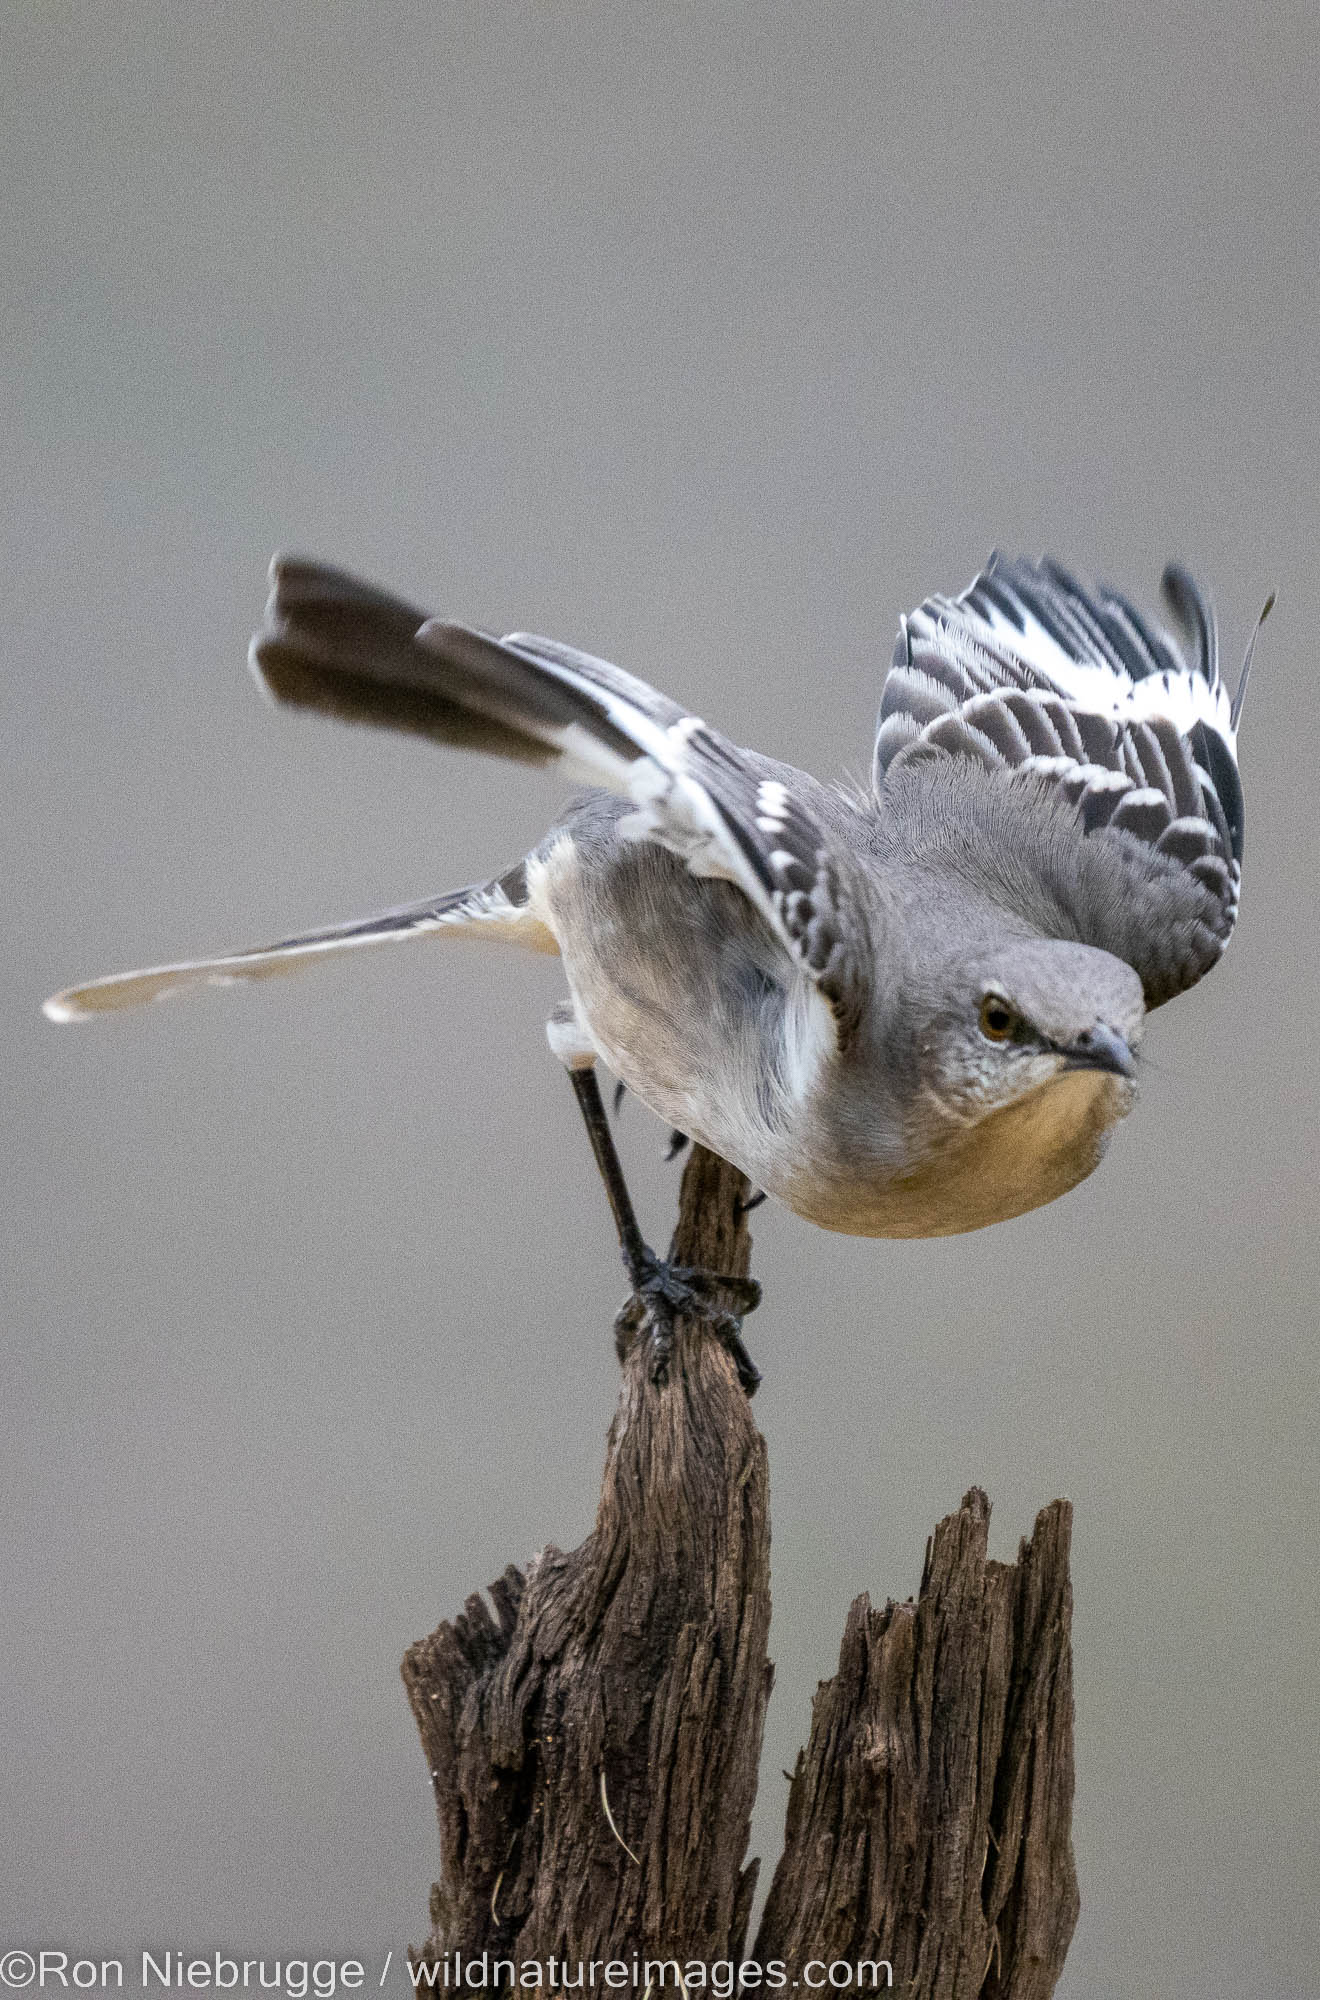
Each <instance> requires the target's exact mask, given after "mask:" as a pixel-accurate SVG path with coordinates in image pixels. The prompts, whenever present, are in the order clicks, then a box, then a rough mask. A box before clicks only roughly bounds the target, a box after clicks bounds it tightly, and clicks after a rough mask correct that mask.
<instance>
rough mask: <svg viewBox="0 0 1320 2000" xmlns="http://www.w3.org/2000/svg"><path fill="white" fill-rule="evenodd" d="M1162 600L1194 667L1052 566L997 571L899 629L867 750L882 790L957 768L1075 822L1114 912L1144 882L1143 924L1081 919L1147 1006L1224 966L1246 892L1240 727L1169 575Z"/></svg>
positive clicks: (1188, 585) (1198, 613) (1209, 614)
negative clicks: (1108, 868) (1108, 870)
mask: <svg viewBox="0 0 1320 2000" xmlns="http://www.w3.org/2000/svg"><path fill="white" fill-rule="evenodd" d="M1163 591H1164V595H1165V599H1166V602H1167V603H1168V605H1169V607H1170V609H1171V610H1172V612H1173V614H1174V616H1175V618H1176V620H1177V622H1178V623H1179V625H1180V626H1181V627H1182V630H1183V633H1184V636H1185V638H1186V639H1187V640H1188V642H1189V644H1190V651H1189V652H1184V651H1183V650H1182V648H1181V647H1180V646H1179V644H1178V642H1177V640H1175V639H1174V638H1173V637H1172V636H1171V635H1170V634H1169V633H1168V632H1166V631H1164V630H1163V629H1162V628H1160V627H1158V626H1156V625H1153V624H1152V623H1151V622H1150V621H1149V620H1148V619H1146V618H1145V617H1144V616H1143V614H1142V613H1141V612H1140V611H1138V610H1137V609H1136V607H1135V606H1134V605H1132V604H1131V603H1129V602H1128V600H1127V599H1126V598H1124V597H1121V596H1120V595H1119V594H1118V593H1117V592H1116V591H1112V590H1108V589H1104V588H1097V589H1088V588H1087V587H1086V586H1084V585H1083V584H1081V583H1079V582H1078V580H1077V579H1076V577H1074V576H1073V575H1072V574H1071V573H1070V572H1069V571H1068V570H1066V569H1064V568H1063V566H1062V565H1061V564H1059V563H1056V562H1053V561H1049V560H1046V561H1043V562H1040V563H1033V562H1029V561H1025V560H1017V561H1005V560H1004V559H1003V558H1001V557H999V556H997V555H996V556H992V557H991V559H990V562H989V564H988V565H987V567H986V568H985V570H983V571H982V573H981V574H980V575H979V576H978V577H977V578H976V579H975V581H974V582H973V583H971V584H970V585H969V586H968V588H967V589H966V590H965V591H963V593H962V594H961V596H959V597H956V598H947V597H940V596H935V597H930V598H927V600H926V601H925V603H924V604H922V605H921V607H920V608H919V609H918V610H917V611H915V612H914V613H913V614H912V615H911V617H910V618H905V619H904V620H903V621H902V624H901V627H900V630H899V636H898V643H897V645H896V647H895V650H894V657H893V663H892V665H891V667H890V671H889V674H888V677H887V679H886V681H885V687H884V692H883V695H882V699H881V706H880V719H879V728H878V732H877V738H876V750H875V783H876V786H877V789H882V788H883V787H884V786H885V785H886V783H888V784H890V785H891V786H892V785H893V784H894V783H895V781H896V779H897V776H898V774H899V773H900V772H902V771H904V770H911V769H913V767H914V766H916V765H917V764H918V763H919V762H921V761H923V760H927V759H931V758H948V757H954V758H964V759H971V760H974V761H975V762H976V763H978V764H980V765H982V766H983V767H985V768H987V769H989V770H991V771H993V772H995V773H996V774H1002V777H1003V779H1004V781H1005V782H1006V783H1008V784H1024V785H1031V786H1033V787H1035V788H1036V789H1037V790H1038V791H1039V790H1043V791H1044V792H1045V793H1046V794H1047V795H1048V796H1049V797H1051V798H1052V799H1053V800H1054V801H1055V803H1056V804H1057V805H1058V806H1059V807H1060V808H1061V809H1062V810H1064V811H1065V812H1067V813H1068V814H1069V815H1071V816H1072V818H1073V819H1074V821H1075V824H1076V828H1077V834H1078V838H1079V840H1080V841H1082V842H1084V843H1086V844H1087V849H1088V851H1087V854H1086V857H1085V860H1086V867H1085V873H1086V875H1087V876H1088V878H1091V879H1092V880H1093V879H1094V876H1095V864H1096V862H1097V860H1098V859H1099V857H1100V854H1102V853H1109V854H1110V855H1111V857H1112V859H1113V861H1114V862H1115V864H1116V866H1115V870H1114V873H1115V877H1116V878H1121V884H1122V890H1123V893H1124V894H1125V895H1127V896H1128V897H1129V898H1131V897H1132V896H1134V895H1136V894H1137V893H1138V892H1137V890H1136V889H1135V888H1134V886H1133V885H1134V883H1136V882H1137V881H1138V880H1139V881H1140V884H1141V887H1140V898H1141V903H1142V907H1141V908H1140V909H1139V910H1137V911H1133V910H1131V909H1127V910H1125V911H1124V912H1123V917H1122V921H1121V922H1117V921H1113V922H1111V921H1108V920H1107V919H1106V917H1105V915H1104V908H1105V900H1104V899H1103V898H1100V899H1099V900H1097V898H1096V897H1095V895H1094V894H1088V895H1087V896H1086V897H1085V898H1084V901H1085V903H1086V910H1085V913H1084V919H1083V913H1082V912H1081V909H1080V907H1079V908H1078V910H1077V912H1076V914H1077V916H1078V919H1079V924H1078V927H1079V930H1083V929H1084V933H1085V941H1087V942H1090V943H1094V944H1097V945H1100V946H1102V947H1104V948H1106V949H1115V950H1117V949H1118V944H1119V942H1120V941H1121V944H1122V949H1121V951H1119V953H1118V955H1120V956H1122V957H1125V958H1127V959H1128V961H1129V963H1131V964H1132V965H1133V966H1134V967H1135V969H1136V971H1137V972H1138V973H1139V975H1140V976H1141V979H1142V982H1143V985H1144V986H1145V989H1146V996H1147V1003H1148V1005H1150V1006H1156V1005H1158V1004H1160V1002H1161V1001H1163V1000H1167V999H1171V998H1172V997H1173V995H1174V994H1175V993H1178V992H1181V991H1183V990H1184V989H1185V988H1186V987H1187V986H1190V985H1192V984H1194V983H1195V981H1196V980H1197V979H1199V978H1201V977H1202V976H1203V975H1204V974H1205V973H1206V972H1208V971H1209V970H1210V968H1211V966H1212V965H1213V964H1215V962H1216V961H1217V960H1218V958H1219V957H1220V955H1221V954H1222V952H1223V950H1224V947H1225V945H1226V944H1227V942H1228V939H1229V936H1230V934H1231V932H1232V929H1233V925H1234V922H1235V920H1236V917H1237V910H1238V899H1239V894H1240V888H1241V879H1242V835H1243V805H1242V787H1241V782H1240V779H1239V776H1238V765H1237V733H1236V711H1235V708H1234V707H1233V706H1232V705H1230V702H1229V698H1228V694H1227V691H1226V689H1225V687H1224V685H1223V682H1222V680H1221V678H1220V674H1219V660H1218V639H1217V634H1216V628H1215V621H1214V614H1213V611H1212V610H1211V608H1210V605H1209V602H1208V600H1207V599H1206V597H1205V596H1204V594H1203V593H1202V591H1201V590H1200V589H1199V588H1198V586H1197V585H1196V584H1195V583H1194V582H1193V580H1192V579H1191V577H1190V576H1189V575H1188V573H1187V572H1186V571H1185V570H1184V569H1182V568H1180V567H1178V566H1174V565H1171V566H1170V567H1169V568H1168V569H1166V570H1165V572H1164V577H1163ZM1093 843H1098V844H1099V845H1098V847H1096V846H1094V845H1093ZM1132 844H1135V845H1136V846H1137V847H1138V848H1141V849H1144V850H1146V858H1148V860H1149V864H1150V865H1146V866H1143V867H1141V868H1140V870H1138V871H1137V873H1135V874H1134V871H1133V866H1132V865H1131V864H1132V863H1133V862H1134V861H1135V860H1136V859H1137V857H1134V856H1133V855H1132V854H1131V852H1130V851H1129V852H1128V853H1127V854H1126V855H1121V854H1120V853H1119V852H1118V849H1119V848H1127V849H1129V850H1130V847H1131V845H1132ZM1120 864H1121V865H1120ZM1097 912H1099V913H1100V914H1097ZM1175 932H1176V935H1177V946H1176V949H1174V948H1173V946H1172V943H1171V939H1172V937H1173V934H1174V933H1175Z"/></svg>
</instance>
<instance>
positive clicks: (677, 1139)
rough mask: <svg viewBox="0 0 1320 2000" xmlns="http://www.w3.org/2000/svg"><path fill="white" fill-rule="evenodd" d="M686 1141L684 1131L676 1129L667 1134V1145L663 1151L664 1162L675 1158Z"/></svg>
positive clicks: (686, 1136) (686, 1137)
mask: <svg viewBox="0 0 1320 2000" xmlns="http://www.w3.org/2000/svg"><path fill="white" fill-rule="evenodd" d="M687 1142H688V1135H687V1133H686V1132H678V1131H674V1132H671V1133H670V1135H669V1146H668V1148H667V1150H666V1152H665V1160H666V1162H668V1161H669V1160H676V1159H677V1158H678V1156H679V1154H680V1153H681V1152H682V1150H683V1148H684V1146H686V1144H687Z"/></svg>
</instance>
